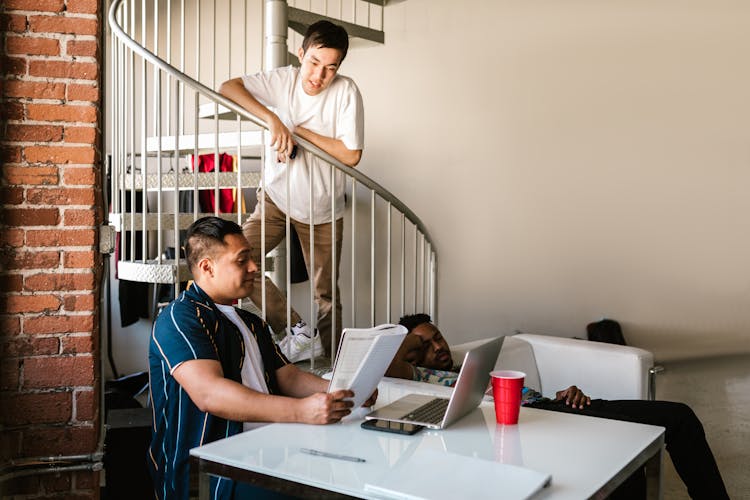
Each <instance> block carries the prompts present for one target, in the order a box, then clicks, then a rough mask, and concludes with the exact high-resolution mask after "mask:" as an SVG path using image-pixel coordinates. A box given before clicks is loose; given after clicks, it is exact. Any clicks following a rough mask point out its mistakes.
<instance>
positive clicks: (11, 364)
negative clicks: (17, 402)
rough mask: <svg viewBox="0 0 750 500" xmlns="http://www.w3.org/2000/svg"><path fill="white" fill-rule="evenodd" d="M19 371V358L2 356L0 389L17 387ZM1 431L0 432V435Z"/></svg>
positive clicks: (14, 388)
mask: <svg viewBox="0 0 750 500" xmlns="http://www.w3.org/2000/svg"><path fill="white" fill-rule="evenodd" d="M20 372H21V360H19V359H10V358H6V357H3V359H2V362H1V363H0V389H2V390H16V389H18V381H19V377H18V374H19V373H20ZM2 434H3V432H0V435H2Z"/></svg>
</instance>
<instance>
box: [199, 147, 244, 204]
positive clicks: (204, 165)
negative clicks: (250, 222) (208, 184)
mask: <svg viewBox="0 0 750 500" xmlns="http://www.w3.org/2000/svg"><path fill="white" fill-rule="evenodd" d="M190 163H191V166H192V167H193V170H195V157H194V156H192V157H191V158H190ZM233 163H234V162H233V158H232V157H231V156H230V155H228V154H226V153H221V154H220V155H219V172H232V171H233V170H234V167H233ZM213 171H214V153H208V154H203V155H199V156H198V172H213ZM214 194H215V190H214V189H201V190H200V191H199V192H198V203H199V204H200V207H201V212H203V213H213V212H214V204H215V200H214ZM231 212H234V192H233V190H232V189H229V188H225V189H220V190H219V213H225V214H226V213H231Z"/></svg>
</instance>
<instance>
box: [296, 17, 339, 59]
mask: <svg viewBox="0 0 750 500" xmlns="http://www.w3.org/2000/svg"><path fill="white" fill-rule="evenodd" d="M311 47H325V48H329V49H336V50H338V51H339V52H341V59H339V64H341V62H342V61H343V60H344V58H345V57H346V53H347V51H348V50H349V34H348V33H347V32H346V30H345V29H344V28H343V27H341V26H339V25H338V24H333V23H332V22H331V21H318V22H315V23H313V24H311V25H310V27H309V28H307V31H306V32H305V38H304V39H303V40H302V51H303V52H307V49H309V48H311Z"/></svg>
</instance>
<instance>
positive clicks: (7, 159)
mask: <svg viewBox="0 0 750 500" xmlns="http://www.w3.org/2000/svg"><path fill="white" fill-rule="evenodd" d="M0 151H1V152H2V161H3V163H19V162H20V161H21V148H20V147H18V146H3V147H2V150H0Z"/></svg>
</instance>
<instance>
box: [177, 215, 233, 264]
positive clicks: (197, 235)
mask: <svg viewBox="0 0 750 500" xmlns="http://www.w3.org/2000/svg"><path fill="white" fill-rule="evenodd" d="M228 234H242V228H241V227H240V226H239V225H238V224H237V223H236V222H233V221H231V220H224V219H221V218H219V217H214V216H209V217H202V218H200V219H198V220H197V221H195V222H193V223H192V224H190V227H188V230H187V235H186V236H185V259H186V260H187V263H188V267H190V270H191V271H192V269H193V267H194V266H195V265H196V264H198V262H200V260H201V259H202V258H203V257H204V256H205V255H206V253H208V252H209V251H210V249H211V247H213V246H215V245H221V246H225V245H226V243H224V237H225V236H226V235H228Z"/></svg>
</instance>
